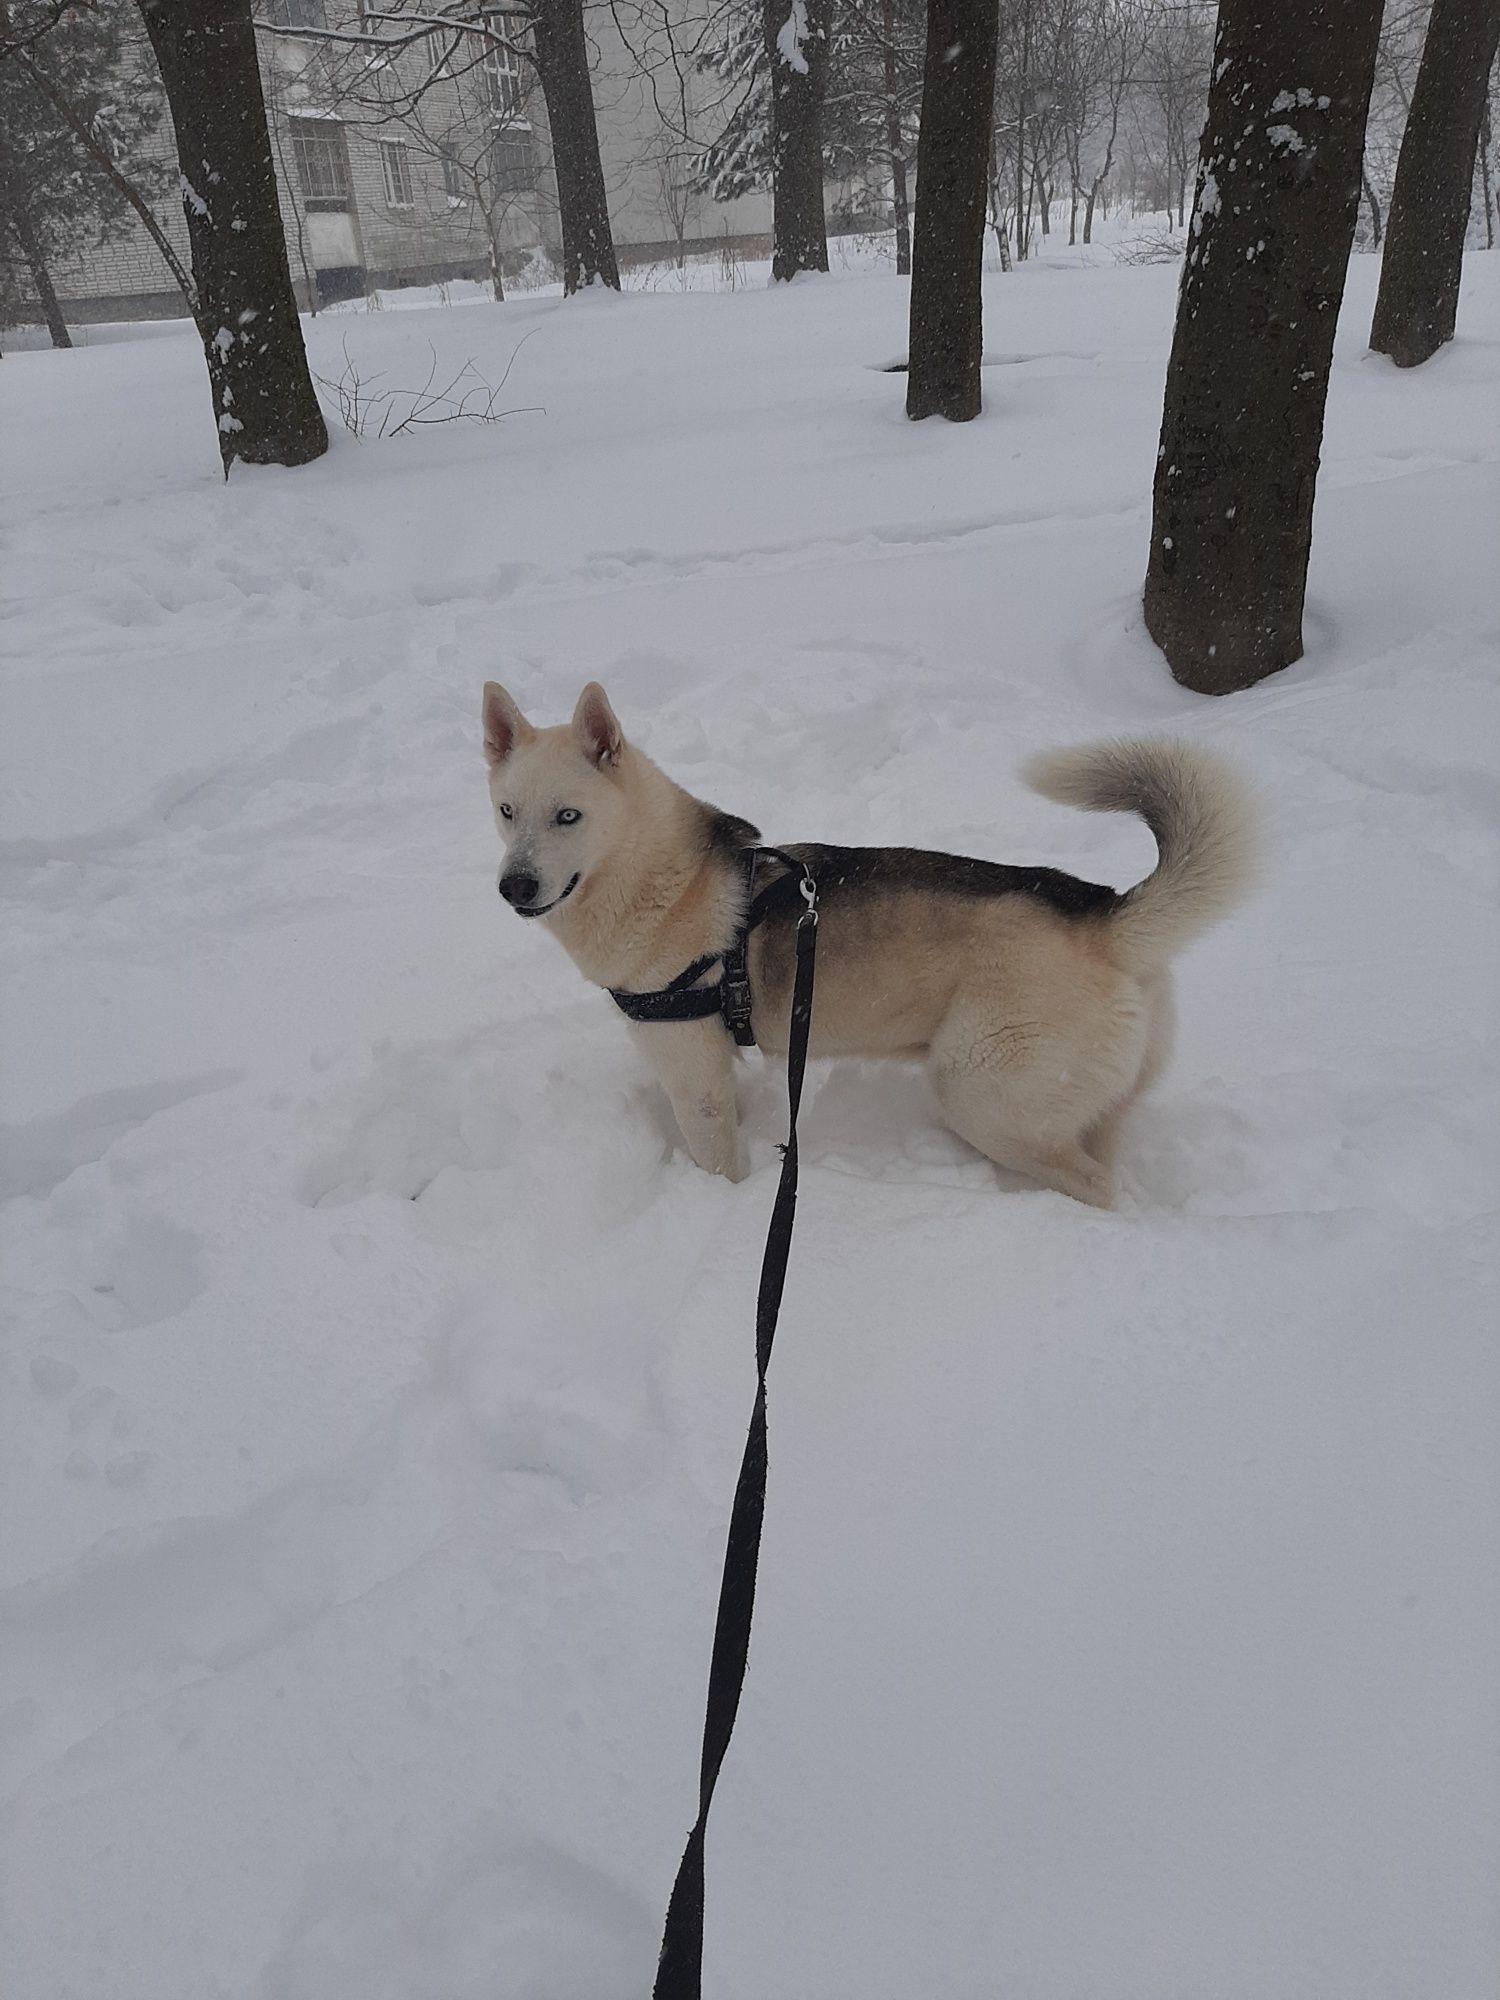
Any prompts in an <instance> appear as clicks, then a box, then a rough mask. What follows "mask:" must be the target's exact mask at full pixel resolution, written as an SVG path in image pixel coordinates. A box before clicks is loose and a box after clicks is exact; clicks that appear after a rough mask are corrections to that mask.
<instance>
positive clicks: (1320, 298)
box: [1145, 0, 1380, 694]
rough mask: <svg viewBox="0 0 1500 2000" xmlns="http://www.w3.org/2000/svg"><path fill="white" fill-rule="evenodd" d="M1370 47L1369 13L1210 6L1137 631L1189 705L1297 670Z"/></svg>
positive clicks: (1369, 9)
mask: <svg viewBox="0 0 1500 2000" xmlns="http://www.w3.org/2000/svg"><path fill="white" fill-rule="evenodd" d="M1379 33H1380V0H1324V4H1323V5H1322V6H1320V7H1318V8H1317V9H1313V10H1309V9H1308V8H1307V7H1306V6H1305V5H1304V4H1303V0H1223V4H1222V5H1221V6H1220V9H1219V18H1218V29H1217V33H1216V35H1215V39H1214V64H1213V78H1214V81H1213V83H1212V85H1211V87H1210V90H1209V100H1208V122H1207V124H1206V126H1205V127H1204V132H1203V141H1202V148H1201V163H1200V166H1199V172H1198V187H1197V195H1196V198H1195V201H1194V206H1193V218H1192V233H1191V235H1190V237H1189V240H1188V251H1187V258H1186V262H1185V264H1184V266H1183V274H1182V284H1181V287H1180V289H1179V292H1178V298H1177V325H1176V331H1175V334H1174V336H1173V341H1172V358H1171V362H1170V365H1169V368H1168V372H1167V390H1166V400H1165V407H1164V410H1163V414H1162V429H1161V448H1160V450H1159V452H1158V454H1157V463H1156V485H1155V495H1154V507H1153V513H1152V532H1151V554H1150V561H1149V567H1148V569H1147V572H1146V589H1145V614H1146V626H1147V629H1148V630H1149V632H1150V633H1151V636H1152V638H1153V639H1155V641H1156V643H1157V644H1158V645H1159V646H1160V647H1161V649H1162V651H1163V652H1164V653H1165V654H1166V656H1167V660H1168V663H1169V665H1170V666H1171V669H1172V672H1173V674H1174V675H1175V676H1176V678H1177V679H1178V680H1179V681H1181V682H1182V683H1183V684H1184V685H1185V686H1187V687H1190V688H1195V689H1196V690H1197V691H1198V692H1199V693H1200V694H1226V693H1228V692H1230V691H1231V690H1232V689H1235V688H1244V687H1249V686H1251V685H1252V683H1254V682H1255V681H1258V680H1260V679H1262V678H1263V676H1265V675H1266V674H1271V673H1275V672H1276V671H1277V670H1278V669H1279V668H1281V667H1285V666H1289V665H1290V664H1291V662H1292V661H1293V660H1296V659H1299V658H1300V657H1301V653H1302V603H1303V595H1304V591H1305V589H1306V583H1307V558H1308V551H1309V548H1310V546H1311V540H1312V513H1313V493H1314V488H1315V484H1316V480H1317V470H1318V452H1319V447H1320V445H1321V443H1322V436H1323V408H1324V403H1325V401H1326V398H1327V393H1328V370H1329V364H1330V362H1331V361H1332V358H1333V336H1334V328H1335V326H1336V325H1337V322H1338V314H1339V305H1340V303H1341V301H1342V299H1343V293H1344V279H1345V275H1346V272H1347V268H1348V262H1349V251H1350V248H1351V246H1352V244H1353V241H1354V223H1355V218H1356V216H1357V214H1358V210H1359V179H1360V160H1361V155H1362V152H1363V146H1364V131H1365V117H1366V114H1367V112H1368V109H1369V101H1370V86H1371V83H1372V81H1373V78H1374V73H1375V52H1376V45H1377V41H1378V38H1379ZM1288 78H1295V79H1296V88H1295V90H1289V89H1288V88H1287V87H1286V85H1287V79H1288ZM1231 162H1232V163H1233V164H1234V168H1235V171H1234V174H1233V176H1232V177H1231V175H1230V172H1229V168H1230V164H1231Z"/></svg>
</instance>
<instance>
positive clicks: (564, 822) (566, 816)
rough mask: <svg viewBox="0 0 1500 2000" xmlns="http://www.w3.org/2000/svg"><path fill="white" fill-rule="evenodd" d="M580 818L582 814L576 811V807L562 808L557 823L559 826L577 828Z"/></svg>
mask: <svg viewBox="0 0 1500 2000" xmlns="http://www.w3.org/2000/svg"><path fill="white" fill-rule="evenodd" d="M582 818H583V814H582V813H581V812H580V811H579V810H578V808H577V806H564V807H563V809H562V811H561V812H560V813H559V814H558V815H557V823H558V825H559V826H577V824H578V822H579V821H580V820H581V819H582Z"/></svg>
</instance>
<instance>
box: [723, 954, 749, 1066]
mask: <svg viewBox="0 0 1500 2000" xmlns="http://www.w3.org/2000/svg"><path fill="white" fill-rule="evenodd" d="M723 990H724V999H723V1006H724V1025H725V1026H726V1027H727V1028H728V1030H729V1032H730V1034H731V1035H733V1036H734V1039H735V1040H736V1041H737V1042H738V1043H739V1045H740V1047H741V1048H746V1049H747V1048H751V1047H753V1045H754V1042H755V1036H754V1035H753V1034H752V1033H751V1029H750V1006H751V1000H750V980H749V977H748V976H747V974H746V970H745V965H744V961H743V960H741V961H740V962H739V963H738V964H736V965H734V966H727V965H726V966H725V968H724V989H723Z"/></svg>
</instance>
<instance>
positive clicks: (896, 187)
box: [881, 0, 911, 277]
mask: <svg viewBox="0 0 1500 2000" xmlns="http://www.w3.org/2000/svg"><path fill="white" fill-rule="evenodd" d="M881 19H882V26H883V28H884V32H885V142H886V149H887V151H888V152H889V153H890V156H891V207H892V209H893V210H894V212H895V221H896V275H897V276H898V277H906V276H907V275H908V274H909V272H910V271H911V204H910V201H909V200H908V197H907V192H906V153H905V148H904V143H903V140H902V137H901V100H900V98H899V97H898V96H897V94H896V9H895V0H883V10H882V16H881Z"/></svg>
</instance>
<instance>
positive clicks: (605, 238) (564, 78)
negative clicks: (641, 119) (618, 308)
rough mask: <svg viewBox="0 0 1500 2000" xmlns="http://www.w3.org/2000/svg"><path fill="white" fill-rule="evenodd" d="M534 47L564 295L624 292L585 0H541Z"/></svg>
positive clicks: (534, 24) (534, 18)
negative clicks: (590, 289)
mask: <svg viewBox="0 0 1500 2000" xmlns="http://www.w3.org/2000/svg"><path fill="white" fill-rule="evenodd" d="M531 19H532V47H533V49H534V51H535V54H536V67H537V74H538V76H539V77H540V78H541V84H542V95H543V97H544V98H545V99H546V101H547V123H548V124H549V125H550V126H551V128H552V169H553V172H554V174H555V175H556V178H557V213H558V221H559V224H560V226H561V229H562V262H563V296H564V297H565V298H566V297H569V296H571V294H572V293H574V292H578V291H582V290H583V289H584V288H585V286H588V285H608V286H609V288H610V290H611V291H616V292H617V291H618V290H619V289H620V267H619V264H618V263H617V261H616V259H615V241H614V237H613V236H612V235H611V233H610V227H609V199H608V196H607V195H606V193H605V188H604V164H603V162H602V160H601V159H600V157H599V125H598V120H597V119H596V118H595V115H594V89H593V85H592V83H591V82H590V81H589V51H588V42H587V39H586V38H585V36H584V32H583V0H536V4H535V6H534V8H533V11H532V17H531Z"/></svg>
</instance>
